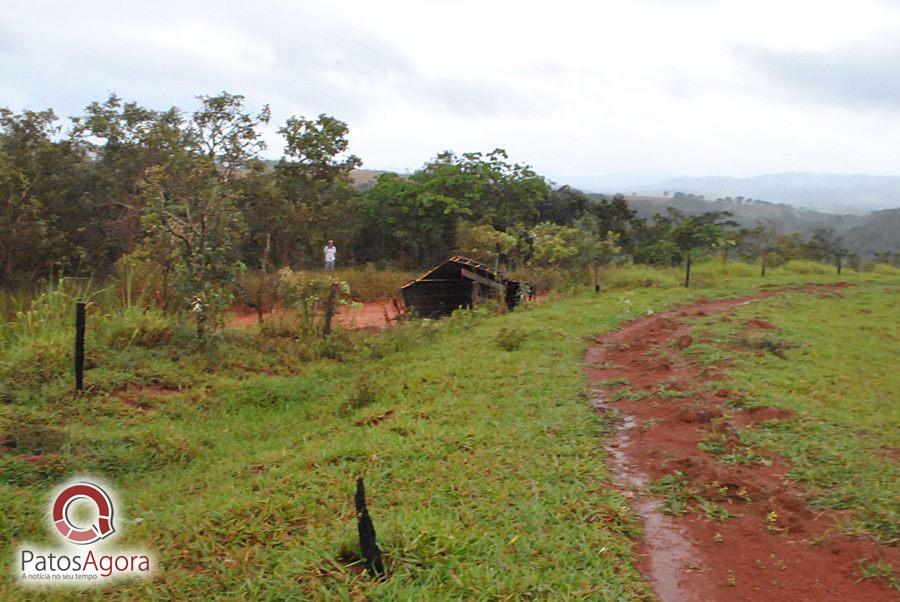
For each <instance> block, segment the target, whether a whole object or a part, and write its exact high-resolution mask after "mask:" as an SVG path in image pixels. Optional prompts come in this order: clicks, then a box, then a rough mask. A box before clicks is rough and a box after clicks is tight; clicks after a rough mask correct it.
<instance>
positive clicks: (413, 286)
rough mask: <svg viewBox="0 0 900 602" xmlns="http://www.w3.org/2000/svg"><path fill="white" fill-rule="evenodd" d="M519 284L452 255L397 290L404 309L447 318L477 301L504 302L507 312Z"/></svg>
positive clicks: (515, 295)
mask: <svg viewBox="0 0 900 602" xmlns="http://www.w3.org/2000/svg"><path fill="white" fill-rule="evenodd" d="M520 286H521V285H520V283H519V282H518V281H516V280H510V279H508V278H503V277H502V276H501V275H500V274H498V273H497V271H496V270H494V269H493V268H491V267H488V266H486V265H484V264H483V263H479V262H477V261H475V260H473V259H468V258H466V257H460V256H458V255H457V256H454V257H451V258H450V259H448V260H447V261H445V262H444V263H442V264H440V265H439V266H437V267H435V268H432V269H431V270H429V271H428V272H426V273H425V274H423V275H421V276H419V277H418V278H416V279H415V280H413V281H412V282H410V283H409V284H407V285H406V286H404V287H403V288H401V289H400V292H401V294H402V295H403V302H404V303H405V304H406V307H407V308H409V309H410V310H411V311H413V312H415V313H416V314H417V315H419V316H422V317H429V318H434V317H439V316H446V315H449V314H450V313H452V312H453V310H455V309H458V308H460V307H472V306H473V305H474V304H475V303H477V302H478V300H479V299H485V298H494V299H498V298H499V299H503V300H504V302H505V303H506V307H507V308H508V309H512V308H514V307H515V306H516V302H517V301H518V298H519V288H520Z"/></svg>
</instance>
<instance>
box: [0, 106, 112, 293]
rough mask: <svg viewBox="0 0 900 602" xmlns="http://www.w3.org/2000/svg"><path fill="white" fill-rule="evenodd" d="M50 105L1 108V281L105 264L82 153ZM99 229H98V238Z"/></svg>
mask: <svg viewBox="0 0 900 602" xmlns="http://www.w3.org/2000/svg"><path fill="white" fill-rule="evenodd" d="M60 129H61V127H60V125H59V124H58V123H57V119H56V115H55V114H54V113H53V111H51V110H46V111H23V112H22V113H20V114H15V113H13V112H11V111H9V110H7V109H0V230H2V232H3V235H2V236H0V279H2V281H3V282H5V283H11V282H13V281H14V280H15V279H16V278H17V277H18V278H23V277H27V276H29V275H41V276H43V275H47V274H49V273H50V272H52V270H53V269H54V266H59V267H61V268H63V269H66V270H68V271H69V272H70V273H71V272H73V271H78V270H89V269H90V268H91V267H92V266H94V265H99V264H101V263H103V251H104V243H105V241H106V238H105V237H104V236H103V234H102V228H101V227H99V224H98V223H97V220H98V213H97V212H96V211H94V208H93V207H92V205H91V202H90V194H89V193H90V190H91V180H90V174H89V162H88V159H87V157H86V155H85V153H84V151H83V149H81V148H80V147H78V146H77V145H75V144H73V143H72V142H71V141H70V140H66V139H60V138H59V134H60ZM97 232H100V235H99V236H97Z"/></svg>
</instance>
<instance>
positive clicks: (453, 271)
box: [400, 255, 518, 289]
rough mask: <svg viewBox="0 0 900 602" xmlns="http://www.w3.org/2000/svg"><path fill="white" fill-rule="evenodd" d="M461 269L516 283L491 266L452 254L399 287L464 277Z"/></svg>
mask: <svg viewBox="0 0 900 602" xmlns="http://www.w3.org/2000/svg"><path fill="white" fill-rule="evenodd" d="M462 269H466V270H468V271H470V272H473V273H475V274H477V275H478V276H481V277H482V278H486V279H488V280H493V281H495V282H500V281H503V282H505V283H507V284H518V281H516V280H511V279H509V278H502V277H501V276H500V275H499V274H498V273H497V271H496V270H495V269H493V268H492V267H489V266H486V265H485V264H483V263H479V262H477V261H475V260H474V259H469V258H468V257H463V256H461V255H454V256H453V257H451V258H450V259H448V260H446V261H444V262H443V263H441V264H440V265H437V266H435V267H433V268H431V269H430V270H428V271H427V272H425V273H424V274H422V275H421V276H419V277H418V278H416V279H415V280H413V281H412V282H410V283H408V284H405V285H403V286H402V287H400V288H401V289H404V288H407V287H410V286H413V285H415V284H416V283H417V282H421V281H423V280H430V281H434V280H458V279H459V278H465V276H463V275H462V272H461V270H462Z"/></svg>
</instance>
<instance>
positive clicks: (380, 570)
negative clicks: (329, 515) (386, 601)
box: [356, 477, 384, 577]
mask: <svg viewBox="0 0 900 602" xmlns="http://www.w3.org/2000/svg"><path fill="white" fill-rule="evenodd" d="M356 528H357V530H358V531H359V547H360V549H361V550H362V556H363V558H365V560H366V570H368V571H369V574H370V575H373V576H375V577H381V576H383V575H384V564H382V562H381V550H379V549H378V544H377V543H376V542H375V525H373V524H372V518H371V517H370V516H369V510H368V508H366V487H365V485H363V480H362V477H359V478H358V479H356Z"/></svg>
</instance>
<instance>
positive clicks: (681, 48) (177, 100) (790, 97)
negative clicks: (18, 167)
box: [0, 0, 900, 177]
mask: <svg viewBox="0 0 900 602" xmlns="http://www.w3.org/2000/svg"><path fill="white" fill-rule="evenodd" d="M221 90H227V91H229V92H234V93H241V94H244V95H245V96H246V97H247V101H248V104H249V105H250V106H252V107H258V106H260V105H262V104H263V103H269V104H270V105H271V107H272V113H273V121H274V122H275V123H276V124H278V123H280V122H283V121H284V119H285V118H286V117H287V116H289V115H291V114H296V115H306V116H314V115H317V114H318V113H322V112H324V113H329V114H332V115H335V116H336V117H338V118H340V119H342V120H344V121H347V122H348V123H349V125H350V138H351V149H352V151H353V152H354V153H355V154H357V155H359V156H360V157H362V159H363V161H364V163H365V165H364V166H365V167H368V168H372V169H378V168H392V169H401V170H402V169H415V168H417V167H419V166H420V165H421V164H422V163H423V162H425V161H426V160H427V159H428V158H430V157H431V156H433V155H434V154H436V153H437V152H438V151H440V150H443V149H452V150H455V151H457V152H464V151H470V150H490V149H492V148H494V147H498V146H499V147H503V148H505V149H507V151H508V152H509V153H510V155H511V157H512V158H513V159H515V160H518V161H522V162H527V163H531V164H532V165H534V166H535V167H536V168H537V169H538V171H539V172H541V173H545V174H550V175H553V176H556V177H560V176H567V175H568V176H579V175H588V174H591V175H593V174H605V173H629V174H660V175H735V176H746V175H754V174H760V173H769V172H779V171H814V172H835V173H857V172H866V173H876V174H897V173H900V1H889V0H880V1H875V0H872V1H869V0H847V1H842V2H829V1H827V0H812V1H809V2H806V1H791V0H774V1H769V0H752V1H751V0H744V1H727V0H722V1H714V0H623V1H615V0H608V1H592V2H591V1H585V2H569V1H566V0H553V1H550V0H542V1H540V2H529V1H523V0H511V1H508V2H507V1H493V0H477V1H475V0H473V1H468V0H430V1H426V0H419V1H398V2H393V1H383V0H382V1H377V2H374V1H368V2H366V1H360V2H344V1H340V0H334V1H331V2H302V1H296V0H295V1H283V2H274V1H265V0H262V1H258V2H248V1H246V0H245V1H242V2H229V1H222V0H216V1H206V0H204V1H194V0H182V1H179V2H168V1H159V0H154V1H152V2H133V3H130V6H126V3H125V2H97V1H93V0H79V1H78V2H41V1H39V0H29V1H27V2H26V1H13V0H0V106H7V107H9V108H12V109H14V110H20V109H23V108H30V109H40V108H46V107H53V108H54V109H56V110H57V112H58V113H59V114H61V115H64V116H70V115H74V114H77V113H78V112H80V110H81V109H82V108H83V107H84V106H85V105H86V104H87V103H88V102H90V101H91V100H102V99H104V98H105V97H106V96H107V95H108V94H109V93H110V92H116V93H118V94H119V95H120V96H122V97H124V98H125V99H128V100H137V101H139V102H140V103H142V104H145V105H148V106H151V107H154V108H166V107H168V106H171V105H177V106H179V107H182V108H186V109H193V108H194V107H195V106H196V102H195V101H194V96H195V95H198V94H212V93H216V92H218V91H221ZM273 129H274V128H273ZM269 139H270V149H269V151H267V153H268V155H269V156H272V157H277V156H278V155H279V154H280V151H281V143H280V141H279V140H278V138H277V136H274V135H272V136H270V138H269Z"/></svg>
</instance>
